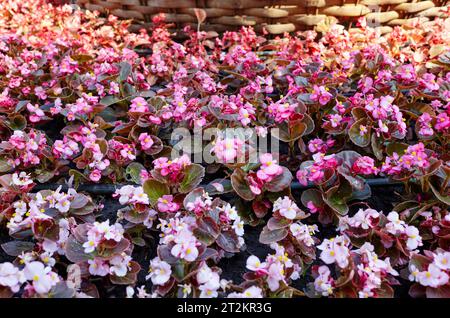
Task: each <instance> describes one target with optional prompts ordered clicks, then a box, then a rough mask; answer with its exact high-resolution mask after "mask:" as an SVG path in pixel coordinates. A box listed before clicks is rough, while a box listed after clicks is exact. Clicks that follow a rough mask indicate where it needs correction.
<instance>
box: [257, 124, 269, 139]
mask: <svg viewBox="0 0 450 318" xmlns="http://www.w3.org/2000/svg"><path fill="white" fill-rule="evenodd" d="M255 129H256V134H257V135H258V136H259V137H261V138H265V137H266V136H267V127H263V126H256V127H255Z"/></svg>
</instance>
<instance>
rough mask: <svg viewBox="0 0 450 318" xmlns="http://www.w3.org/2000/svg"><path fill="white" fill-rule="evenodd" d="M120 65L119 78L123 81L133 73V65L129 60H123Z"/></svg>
mask: <svg viewBox="0 0 450 318" xmlns="http://www.w3.org/2000/svg"><path fill="white" fill-rule="evenodd" d="M119 65H120V74H119V80H120V81H121V82H123V81H126V79H127V78H128V76H130V74H131V65H130V63H128V62H121V63H120V64H119Z"/></svg>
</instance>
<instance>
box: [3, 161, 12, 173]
mask: <svg viewBox="0 0 450 318" xmlns="http://www.w3.org/2000/svg"><path fill="white" fill-rule="evenodd" d="M12 168H13V167H12V166H11V165H10V164H9V163H8V160H6V158H0V172H8V171H10V170H11V169H12Z"/></svg>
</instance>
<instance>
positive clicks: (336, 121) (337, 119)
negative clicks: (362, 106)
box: [328, 114, 342, 128]
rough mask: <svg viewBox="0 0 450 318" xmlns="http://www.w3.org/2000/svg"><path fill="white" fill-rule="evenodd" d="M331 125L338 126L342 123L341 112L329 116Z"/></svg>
mask: <svg viewBox="0 0 450 318" xmlns="http://www.w3.org/2000/svg"><path fill="white" fill-rule="evenodd" d="M328 118H329V120H330V124H331V127H333V128H336V127H339V126H340V125H341V124H342V116H341V115H339V114H333V115H329V116H328Z"/></svg>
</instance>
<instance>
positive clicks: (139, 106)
mask: <svg viewBox="0 0 450 318" xmlns="http://www.w3.org/2000/svg"><path fill="white" fill-rule="evenodd" d="M130 111H131V112H134V113H146V112H148V111H149V108H148V103H147V101H146V100H145V99H144V98H142V97H136V98H134V99H132V100H131V105H130Z"/></svg>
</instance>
